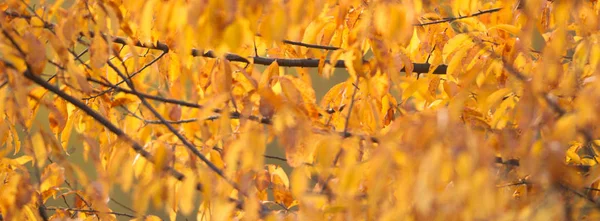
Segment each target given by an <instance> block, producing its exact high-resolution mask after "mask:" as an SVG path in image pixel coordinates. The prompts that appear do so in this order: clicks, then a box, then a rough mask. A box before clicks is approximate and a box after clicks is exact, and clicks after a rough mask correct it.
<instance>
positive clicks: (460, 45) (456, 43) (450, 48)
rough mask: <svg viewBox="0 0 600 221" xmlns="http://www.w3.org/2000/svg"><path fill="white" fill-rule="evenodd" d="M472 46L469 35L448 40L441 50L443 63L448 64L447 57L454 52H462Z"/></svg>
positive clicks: (460, 35)
mask: <svg viewBox="0 0 600 221" xmlns="http://www.w3.org/2000/svg"><path fill="white" fill-rule="evenodd" d="M472 46H473V42H472V41H471V39H470V37H469V35H467V34H458V35H456V36H454V37H453V38H451V39H450V40H448V42H446V45H444V49H443V50H442V58H443V59H444V63H448V56H450V54H452V53H453V52H455V51H456V50H464V49H468V48H470V47H472Z"/></svg>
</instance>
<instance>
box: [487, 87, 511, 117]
mask: <svg viewBox="0 0 600 221" xmlns="http://www.w3.org/2000/svg"><path fill="white" fill-rule="evenodd" d="M510 92H512V89H510V88H502V89H500V90H497V91H494V93H492V94H490V95H489V96H488V97H487V98H486V100H485V102H483V103H482V107H481V112H482V113H487V112H488V111H489V110H490V108H493V107H494V106H496V105H497V104H498V103H499V102H500V101H501V100H502V99H503V98H504V97H506V95H508V94H509V93H510Z"/></svg>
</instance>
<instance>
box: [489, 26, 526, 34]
mask: <svg viewBox="0 0 600 221" xmlns="http://www.w3.org/2000/svg"><path fill="white" fill-rule="evenodd" d="M492 29H500V30H504V31H506V32H508V33H510V34H512V35H514V36H518V35H519V32H520V29H519V28H518V27H517V26H514V25H510V24H497V25H495V26H492V27H491V28H489V29H488V31H489V30H492Z"/></svg>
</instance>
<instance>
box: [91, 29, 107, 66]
mask: <svg viewBox="0 0 600 221" xmlns="http://www.w3.org/2000/svg"><path fill="white" fill-rule="evenodd" d="M108 56H109V55H108V46H107V44H106V40H105V39H104V38H103V37H102V35H99V34H97V35H94V38H93V39H92V45H90V65H91V66H92V67H93V68H102V67H104V65H105V64H106V62H107V61H108Z"/></svg>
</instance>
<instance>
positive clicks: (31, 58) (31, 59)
mask: <svg viewBox="0 0 600 221" xmlns="http://www.w3.org/2000/svg"><path fill="white" fill-rule="evenodd" d="M23 40H25V42H27V57H26V61H27V64H28V65H29V66H30V67H31V69H32V70H31V72H33V73H34V74H36V75H40V74H42V72H44V67H46V45H44V44H43V43H42V42H41V41H40V40H39V39H37V38H36V37H35V36H34V35H33V34H32V33H30V32H27V33H25V35H23Z"/></svg>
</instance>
